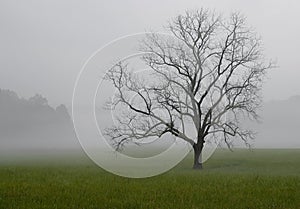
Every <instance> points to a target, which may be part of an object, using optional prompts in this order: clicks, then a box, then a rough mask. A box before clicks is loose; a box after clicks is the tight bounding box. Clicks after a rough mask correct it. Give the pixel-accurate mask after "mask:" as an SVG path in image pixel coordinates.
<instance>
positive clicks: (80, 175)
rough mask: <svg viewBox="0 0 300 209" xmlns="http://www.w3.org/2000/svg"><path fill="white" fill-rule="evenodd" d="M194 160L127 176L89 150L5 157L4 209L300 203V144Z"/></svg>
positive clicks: (0, 198)
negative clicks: (197, 165) (195, 165)
mask: <svg viewBox="0 0 300 209" xmlns="http://www.w3.org/2000/svg"><path fill="white" fill-rule="evenodd" d="M37 158H38V159H39V160H37ZM21 159H22V160H21ZM191 164H192V158H191V156H188V157H187V158H186V159H185V160H184V161H183V162H182V163H180V164H179V165H178V166H177V167H176V168H174V169H172V170H171V171H169V172H167V173H165V174H163V175H160V176H156V177H153V178H147V179H127V178H122V177H118V176H115V175H112V174H109V173H107V172H105V171H103V170H102V169H101V168H99V167H97V166H95V165H94V164H93V163H92V162H90V161H89V160H88V159H87V158H86V157H85V156H84V155H77V154H76V155H73V154H72V153H71V154H70V153H69V154H66V155H65V156H60V155H56V157H55V158H54V157H52V158H48V157H47V156H45V155H42V154H41V155H40V156H38V155H37V156H35V160H32V159H31V160H30V159H26V158H21V157H19V158H18V159H17V160H16V159H15V160H9V159H5V158H4V157H2V158H1V161H0V208H1V209H2V208H3V209H10V208H12V209H21V208H30V209H35V208H39V209H40V208H51V209H55V208H66V209H79V208H80V209H83V208H84V209H89V208H95V209H98V208H104V209H109V208H128V209H135V208H141V209H142V208H143V209H146V208H157V209H158V208H170V209H173V208H174V209H175V208H180V209H184V208H188V209H193V208H213V209H223V208H228V209H229V208H230V209H234V208H242V209H248V208H253V209H257V208H262V209H268V208H274V209H277V208H282V209H288V208H296V209H299V208H300V191H299V189H300V150H299V149H294V150H292V149H291V150H253V151H248V150H235V151H234V152H230V151H226V150H218V151H217V152H216V153H215V154H214V155H213V156H212V158H211V159H209V160H208V161H207V162H206V163H205V165H204V170H202V171H194V170H192V169H191Z"/></svg>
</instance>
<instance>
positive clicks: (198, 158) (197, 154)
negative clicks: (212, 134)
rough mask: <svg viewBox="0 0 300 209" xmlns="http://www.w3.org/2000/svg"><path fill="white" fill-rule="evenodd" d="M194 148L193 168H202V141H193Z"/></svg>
mask: <svg viewBox="0 0 300 209" xmlns="http://www.w3.org/2000/svg"><path fill="white" fill-rule="evenodd" d="M193 148H194V165H193V169H195V170H200V169H202V168H203V167H202V149H203V143H197V144H196V143H195V144H194V145H193Z"/></svg>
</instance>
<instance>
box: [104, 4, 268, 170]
mask: <svg viewBox="0 0 300 209" xmlns="http://www.w3.org/2000/svg"><path fill="white" fill-rule="evenodd" d="M168 29H169V30H170V32H171V33H172V34H173V35H174V37H175V39H174V40H172V39H170V38H163V37H162V36H159V35H156V34H151V35H148V36H147V38H146V39H145V40H144V41H143V42H142V43H141V44H142V50H143V51H144V52H146V55H145V56H143V61H144V62H145V63H146V65H148V66H149V67H150V71H151V72H150V73H145V74H144V76H143V75H141V74H136V73H133V71H132V70H131V69H130V67H129V66H128V64H126V63H125V62H120V63H118V64H117V65H115V66H114V67H113V68H112V69H110V70H109V72H108V73H107V75H106V79H108V80H110V81H111V82H112V83H113V85H114V87H115V88H116V89H117V95H116V96H115V97H114V100H113V101H112V102H111V107H112V108H118V107H121V108H123V109H124V111H125V114H124V112H123V114H122V115H120V117H119V118H118V121H117V122H118V124H116V125H114V126H113V127H111V128H109V129H107V130H106V134H107V135H108V136H109V137H110V138H111V139H112V140H113V142H114V145H115V146H116V148H117V149H119V148H120V147H122V146H123V145H124V144H126V143H128V142H132V141H134V142H135V143H138V142H139V140H143V139H145V138H147V137H161V136H162V135H164V134H167V133H169V134H172V135H174V136H176V137H177V138H179V139H182V140H184V141H186V142H188V143H189V144H190V145H191V146H192V147H193V149H194V156H195V157H194V165H193V167H194V168H195V169H200V168H202V163H201V152H202V149H203V147H204V144H205V142H206V140H208V139H211V138H222V139H223V140H224V142H225V143H226V144H227V146H228V147H229V148H230V147H231V145H232V144H231V140H230V139H232V138H234V137H239V138H240V139H242V140H243V141H244V142H245V143H246V144H247V145H248V140H249V139H251V138H253V133H252V132H251V130H247V129H244V128H242V127H241V126H240V121H241V119H242V117H245V116H246V117H247V118H250V119H257V117H258V115H257V108H258V106H259V104H260V102H261V99H260V90H261V87H262V81H263V77H264V74H265V73H266V70H267V69H268V68H271V67H272V65H273V64H272V63H266V62H265V59H264V56H263V54H262V49H261V41H260V39H259V38H258V37H257V35H256V34H255V32H254V31H252V30H251V28H250V27H248V26H247V24H246V23H245V18H244V17H243V16H242V15H240V14H238V13H233V14H231V15H230V17H229V18H228V19H225V18H223V17H221V16H219V15H216V14H215V13H213V12H210V11H208V10H204V9H202V10H200V11H193V12H186V13H185V14H184V15H179V16H177V17H176V18H175V19H174V20H173V21H172V22H171V23H170V24H169V26H168ZM133 95H134V99H132V98H133V97H132V96H133ZM124 107H125V108H124ZM189 123H191V124H192V125H193V128H194V129H195V131H196V133H197V136H196V137H194V138H191V137H190V136H189V133H187V128H186V127H187V124H189Z"/></svg>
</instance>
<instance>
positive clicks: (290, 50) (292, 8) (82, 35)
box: [0, 0, 300, 150]
mask: <svg viewBox="0 0 300 209" xmlns="http://www.w3.org/2000/svg"><path fill="white" fill-rule="evenodd" d="M201 7H204V8H210V9H215V10H216V12H221V13H223V14H224V15H226V14H228V13H229V12H231V11H240V12H241V13H243V14H244V15H245V16H246V17H247V19H248V23H249V24H250V25H251V26H252V27H253V28H255V29H256V31H257V32H258V33H259V34H260V35H261V37H262V40H263V43H264V50H265V54H266V57H267V58H268V59H276V60H277V65H278V67H277V68H275V69H272V70H271V71H270V72H269V74H268V77H267V80H266V82H265V85H264V90H263V99H264V108H263V109H262V121H263V122H262V124H258V125H253V126H255V128H256V129H257V130H258V131H259V134H258V136H257V139H256V141H255V142H254V147H272V148H273V147H276V148H281V147H283V148H284V147H287V148H294V147H300V142H299V141H300V140H299V139H300V134H299V132H298V130H297V128H298V126H299V124H300V119H299V118H300V115H299V110H298V109H297V107H299V105H300V100H299V97H294V96H297V95H300V85H299V78H300V71H299V69H298V60H299V59H300V57H299V56H300V54H299V52H298V50H299V49H298V48H299V46H300V40H299V37H300V22H299V21H298V20H299V19H300V13H299V10H300V3H299V1H296V0H289V1H279V0H275V1H271V0H254V1H251V2H250V1H242V0H228V1H220V0H219V1H217V0H203V1H196V0H187V1H171V0H164V1H157V0H153V1H141V0H125V1H116V0H111V1H78V0H76V1H71V0H62V1H53V0H51V1H50V0H45V1H38V0H32V1H30V0H28V1H16V0H2V1H1V2H0V28H1V35H0V45H1V49H0V89H2V90H3V89H9V90H12V91H14V92H15V93H17V94H18V97H19V98H18V99H21V98H25V99H26V100H28V99H29V98H30V97H32V96H34V95H35V94H37V93H38V94H41V95H42V96H43V97H45V98H47V100H48V103H47V105H46V106H47V108H48V111H45V112H42V113H39V112H38V110H32V109H31V111H32V112H31V113H32V114H33V113H34V114H40V117H41V118H43V117H48V116H45V114H48V113H49V112H52V113H51V114H50V113H49V114H50V115H51V116H49V117H52V119H51V120H52V121H51V120H50V121H46V122H45V123H47V124H46V125H45V126H43V128H42V127H38V128H37V126H35V124H36V123H38V124H39V125H41V124H40V122H39V119H36V118H35V119H32V120H31V122H32V121H33V122H32V124H31V125H30V120H29V119H28V120H29V121H23V123H22V120H21V119H22V118H23V119H24V117H25V116H24V115H22V114H21V115H20V114H18V115H17V114H16V113H17V112H18V111H21V109H22V108H24V104H22V105H23V106H22V105H21V106H18V105H17V106H12V105H11V104H9V105H8V107H10V108H9V109H5V107H4V106H1V107H0V111H1V112H0V113H1V116H2V117H1V129H0V130H1V133H0V136H1V138H0V149H1V150H7V149H25V148H26V149H30V148H36V149H43V148H47V149H50V148H51V149H56V148H59V147H64V148H70V147H79V144H78V141H77V139H76V137H75V135H72V134H73V132H72V131H73V127H72V125H70V124H71V118H70V116H68V117H69V118H68V119H67V120H68V122H63V123H67V124H68V125H60V124H61V119H57V118H56V117H58V118H59V116H53V115H55V114H56V113H54V112H55V108H56V107H57V106H59V105H60V104H64V105H66V107H67V108H68V111H69V113H70V107H71V100H72V92H73V87H74V84H75V80H76V77H77V75H78V73H79V71H80V69H81V68H82V66H83V64H84V62H85V61H86V60H87V58H88V57H89V56H90V55H91V54H92V53H93V52H94V51H95V50H97V49H99V48H100V47H102V46H103V45H105V44H106V43H108V42H110V41H112V40H114V39H116V38H119V37H122V36H125V35H129V34H133V33H138V32H144V31H149V30H152V31H162V30H164V28H163V26H165V25H166V24H167V22H168V20H169V19H170V18H172V17H174V16H175V15H177V14H180V13H183V12H184V11H185V10H187V9H197V8H201ZM108 56H110V55H108ZM100 74H101V72H99V75H100ZM2 93H3V92H2ZM6 93H7V92H6ZM2 96H3V95H2ZM1 99H2V102H3V103H1V104H4V103H7V98H6V99H5V98H4V97H2V98H1ZM18 101H19V100H18ZM25 103H26V102H25ZM82 104H83V105H85V101H82ZM26 105H27V103H26ZM26 105H25V106H26ZM13 108H15V109H13ZM26 108H28V105H27V107H26ZM26 108H25V109H26ZM33 109H34V108H33ZM16 110H18V111H16ZM22 111H23V112H26V111H27V110H22ZM46 112H47V113H46ZM27 113H28V112H27ZM28 115H30V114H28ZM26 117H27V116H26ZM28 117H29V116H28ZM8 119H10V121H18V124H17V125H16V124H14V122H10V123H8ZM104 120H105V119H104ZM58 121H60V122H58ZM9 124H10V125H11V126H9V127H7V126H8V125H9ZM24 124H27V126H25V125H24ZM49 124H52V127H51V125H49ZM53 124H56V125H53ZM26 127H27V128H26ZM29 127H31V128H29ZM32 127H34V128H32ZM58 127H60V128H61V127H63V128H61V129H59V128H58ZM24 129H25V130H24ZM53 130H55V132H56V133H58V134H57V135H56V136H54V135H53V137H50V136H51V134H50V133H53ZM26 134H28V136H26ZM47 134H48V136H47V137H46V138H45V139H43V140H42V141H41V140H40V138H43V137H42V136H45V135H47ZM59 134H61V135H59ZM25 136H26V137H25Z"/></svg>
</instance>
